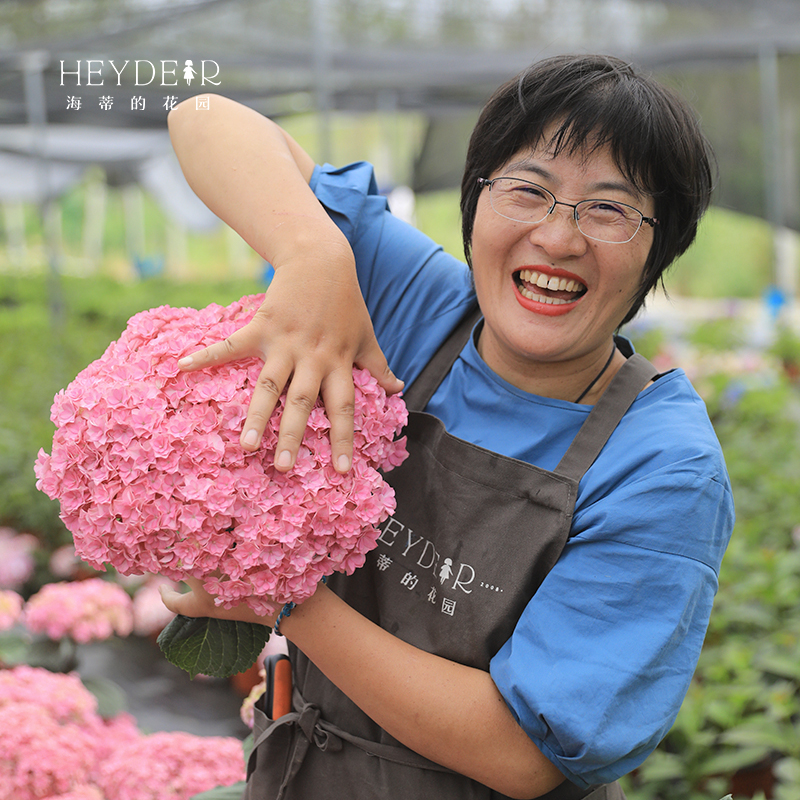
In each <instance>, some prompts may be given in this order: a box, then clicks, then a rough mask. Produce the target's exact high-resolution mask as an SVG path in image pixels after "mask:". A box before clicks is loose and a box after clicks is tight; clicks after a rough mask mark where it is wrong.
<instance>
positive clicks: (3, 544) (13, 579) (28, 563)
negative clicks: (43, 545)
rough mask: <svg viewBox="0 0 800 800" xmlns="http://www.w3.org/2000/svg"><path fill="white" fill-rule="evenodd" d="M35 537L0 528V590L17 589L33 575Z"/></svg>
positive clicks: (11, 529)
mask: <svg viewBox="0 0 800 800" xmlns="http://www.w3.org/2000/svg"><path fill="white" fill-rule="evenodd" d="M37 544H38V543H37V541H36V537H35V536H32V535H31V534H29V533H17V531H15V530H14V529H13V528H0V589H18V588H19V587H20V586H22V584H23V583H25V581H27V580H28V578H30V577H31V575H32V574H33V569H34V566H35V564H34V559H33V553H34V551H35V550H36V547H37Z"/></svg>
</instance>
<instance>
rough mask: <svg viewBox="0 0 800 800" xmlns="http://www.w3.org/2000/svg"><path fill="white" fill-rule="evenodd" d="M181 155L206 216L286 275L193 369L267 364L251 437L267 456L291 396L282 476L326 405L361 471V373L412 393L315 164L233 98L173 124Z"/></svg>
mask: <svg viewBox="0 0 800 800" xmlns="http://www.w3.org/2000/svg"><path fill="white" fill-rule="evenodd" d="M169 129H170V135H171V138H172V143H173V146H174V148H175V152H176V154H177V156H178V160H179V161H180V164H181V168H182V169H183V172H184V174H185V176H186V179H187V180H188V182H189V184H190V186H191V187H192V189H194V191H195V192H196V193H197V195H198V196H199V197H200V199H201V200H203V201H204V202H205V203H206V205H207V206H208V207H209V208H210V209H211V210H212V211H213V212H214V213H215V214H216V215H217V216H219V217H220V218H221V219H222V220H223V221H224V222H226V223H227V224H228V225H230V226H231V227H232V228H233V229H234V230H235V231H237V232H238V233H239V234H240V235H241V236H242V238H243V239H244V240H245V241H246V242H247V243H248V244H249V245H250V246H251V247H252V248H253V249H254V250H255V251H256V252H257V253H258V254H259V255H260V256H262V257H263V258H264V259H265V260H266V261H268V262H269V263H270V264H271V265H272V266H273V267H274V269H275V277H274V278H273V280H272V282H271V284H270V287H269V291H268V292H267V294H266V296H265V299H264V303H263V305H262V306H261V308H260V309H259V312H258V313H257V314H256V316H255V317H254V319H253V320H252V321H251V322H250V323H249V324H248V325H246V326H245V327H244V328H242V329H241V330H240V331H237V332H236V333H235V334H234V335H233V336H231V337H229V338H228V339H227V340H226V341H224V342H219V343H217V344H215V345H212V346H211V347H208V348H205V349H204V350H201V351H199V352H197V353H194V354H192V356H191V361H188V362H185V363H182V364H181V366H182V367H183V368H185V369H199V368H202V367H205V366H208V365H209V364H212V363H222V362H226V361H231V360H233V359H237V358H244V357H250V356H258V357H260V358H262V359H263V360H264V367H263V370H262V372H261V376H260V379H259V383H258V386H257V387H256V389H255V391H254V393H253V398H252V401H251V403H250V407H249V411H248V415H247V419H246V421H245V424H244V429H243V432H242V438H241V441H242V445H243V447H245V449H248V450H255V449H257V447H258V445H259V442H260V441H261V437H262V435H263V432H264V428H265V426H266V423H267V421H268V419H269V417H270V415H271V414H272V411H273V409H274V408H275V404H276V402H277V400H278V397H279V396H280V394H281V392H282V391H283V389H284V388H285V387H287V385H288V398H287V406H286V410H285V411H284V414H283V417H282V421H281V427H280V438H279V441H278V446H277V447H276V449H275V464H276V467H277V468H278V469H281V470H288V469H290V468H291V467H292V465H293V464H294V462H295V459H296V457H297V452H298V449H299V447H300V442H301V440H302V437H303V432H304V431H305V426H306V421H307V419H308V416H309V413H310V411H311V408H312V407H313V405H314V402H315V401H316V399H317V396H318V395H320V394H321V395H322V398H323V401H324V403H325V409H326V411H327V413H328V417H329V419H330V420H331V444H332V448H333V451H332V460H333V463H334V465H335V466H336V468H337V469H338V470H339V471H340V472H346V471H347V470H348V469H349V468H350V464H351V461H352V448H353V382H352V367H353V364H356V365H357V366H360V367H362V368H365V369H368V370H369V371H370V372H371V373H372V374H373V375H374V376H375V377H376V378H377V380H378V382H379V383H380V384H381V385H382V386H383V387H384V389H386V391H387V392H397V391H400V389H401V388H402V381H400V380H398V379H397V378H396V377H395V376H394V375H393V374H392V372H391V371H390V369H389V366H388V364H387V363H386V358H385V357H384V355H383V353H382V352H381V350H380V348H379V346H378V343H377V341H376V339H375V334H374V332H373V329H372V322H371V321H370V318H369V314H368V313H367V309H366V306H365V305H364V301H363V298H362V296H361V291H360V289H359V286H358V280H357V278H356V273H355V264H354V259H353V253H352V250H351V249H350V245H349V244H348V242H347V240H346V239H345V238H344V236H343V235H342V233H341V231H340V230H339V229H338V228H337V227H336V225H335V224H334V223H333V222H332V221H331V220H330V218H329V217H328V215H327V213H326V211H325V209H324V208H323V207H322V206H321V205H320V204H319V202H318V201H317V199H316V198H315V197H314V194H313V193H312V191H311V189H310V188H309V186H308V181H309V179H310V177H311V174H312V172H313V169H314V162H313V161H312V159H311V158H310V156H309V155H308V154H307V153H306V152H305V151H304V150H303V149H302V148H300V147H299V145H297V143H296V142H295V141H294V140H293V139H292V138H291V137H290V136H289V135H288V134H286V133H285V132H284V131H283V130H282V129H281V128H279V127H278V126H277V125H276V124H275V123H273V122H271V121H270V120H269V119H267V118H266V117H263V116H262V115H260V114H258V113H256V112H255V111H252V110H251V109H249V108H247V107H246V106H242V105H240V104H238V103H235V102H233V101H231V100H228V99H226V98H224V97H219V96H216V95H215V96H213V97H211V102H210V107H209V108H208V109H205V110H201V111H198V110H197V109H196V107H195V104H194V102H193V101H191V100H190V101H186V102H184V103H182V104H180V105H179V106H178V107H177V108H176V109H175V110H173V111H172V112H171V113H170V115H169Z"/></svg>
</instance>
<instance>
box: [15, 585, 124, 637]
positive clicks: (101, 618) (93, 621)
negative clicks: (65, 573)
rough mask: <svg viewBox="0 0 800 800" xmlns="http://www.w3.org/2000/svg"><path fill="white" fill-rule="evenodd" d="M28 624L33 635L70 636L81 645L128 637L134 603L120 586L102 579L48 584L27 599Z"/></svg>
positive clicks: (26, 623)
mask: <svg viewBox="0 0 800 800" xmlns="http://www.w3.org/2000/svg"><path fill="white" fill-rule="evenodd" d="M25 625H26V626H27V628H28V630H30V631H31V632H32V633H42V634H44V635H46V636H47V637H48V638H50V639H61V638H62V637H64V636H69V637H70V638H72V639H74V640H75V641H76V642H79V643H81V644H85V643H86V642H90V641H93V640H102V639H108V638H109V637H111V636H113V635H115V634H116V635H117V636H128V635H129V634H130V633H131V631H132V630H133V604H132V602H131V598H130V597H129V596H128V594H127V592H126V591H125V590H124V589H123V588H122V587H121V586H118V585H117V584H115V583H111V582H109V581H106V580H104V579H103V578H89V579H88V580H85V581H62V582H59V583H48V584H46V585H45V586H43V587H42V588H41V589H40V590H39V591H38V592H37V593H36V594H35V595H33V597H31V598H30V600H28V603H27V604H26V606H25Z"/></svg>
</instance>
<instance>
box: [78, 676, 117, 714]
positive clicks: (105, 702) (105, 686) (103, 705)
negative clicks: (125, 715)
mask: <svg viewBox="0 0 800 800" xmlns="http://www.w3.org/2000/svg"><path fill="white" fill-rule="evenodd" d="M81 681H82V682H83V685H84V686H85V687H86V688H87V689H88V690H89V691H90V692H91V693H92V694H93V695H94V696H95V697H96V698H97V713H98V714H99V715H100V716H101V717H103V719H111V717H116V716H117V714H119V713H120V712H121V711H125V709H126V707H127V705H128V702H127V697H126V696H125V692H124V690H123V689H122V688H121V687H120V686H119V684H117V683H114V681H112V680H109V679H108V678H103V677H100V676H97V675H90V676H82V677H81Z"/></svg>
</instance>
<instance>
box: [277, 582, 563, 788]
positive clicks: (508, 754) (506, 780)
mask: <svg viewBox="0 0 800 800" xmlns="http://www.w3.org/2000/svg"><path fill="white" fill-rule="evenodd" d="M281 630H282V632H283V633H284V634H285V635H286V636H287V637H288V638H289V639H290V640H291V641H292V642H293V643H294V644H296V645H297V647H299V648H300V649H301V650H302V651H303V652H304V653H305V654H306V655H307V656H308V657H309V658H310V659H311V661H312V662H314V664H316V666H317V667H318V668H319V669H320V670H321V671H322V672H323V673H324V674H325V675H326V676H327V677H328V679H329V680H331V681H332V682H333V683H334V684H335V685H336V686H338V687H339V689H341V690H342V691H343V692H344V693H345V694H346V695H347V696H348V697H350V699H351V700H353V702H355V703H356V704H357V705H358V706H359V707H360V708H361V709H362V710H363V711H364V712H365V713H366V714H367V715H368V716H369V717H371V718H372V719H373V720H374V721H375V722H377V723H378V724H379V725H380V726H381V727H382V728H383V729H384V730H386V731H387V732H388V733H390V734H391V735H392V736H394V737H395V738H396V739H397V740H398V741H400V742H402V743H403V744H405V745H406V746H407V747H409V748H411V749H412V750H414V751H415V752H417V753H420V754H421V755H423V756H425V757H426V758H429V759H430V760H432V761H435V762H436V763H438V764H442V765H444V766H446V767H449V768H450V769H453V770H455V771H456V772H459V773H462V774H464V775H468V776H469V777H471V778H474V779H475V780H477V781H479V782H481V783H484V784H486V785H488V786H490V787H492V788H494V789H495V790H497V791H500V792H502V793H503V794H507V795H509V796H511V797H520V798H532V797H538V796H539V795H541V794H544V793H546V792H548V791H550V790H551V789H552V788H554V787H555V786H556V785H558V784H559V783H560V782H561V781H562V780H563V775H562V774H561V773H560V772H559V771H558V770H557V769H556V768H555V767H554V766H553V764H552V763H551V762H550V761H549V760H548V759H547V758H545V757H544V756H543V755H542V753H541V752H540V751H539V749H538V748H537V747H536V746H535V745H534V744H533V742H532V741H531V740H530V739H529V738H528V736H527V735H526V734H525V732H524V731H523V730H522V728H520V727H519V725H518V724H517V723H516V721H515V720H514V718H513V716H512V715H511V712H510V711H509V709H508V707H507V706H506V703H505V701H504V700H503V698H502V696H501V695H500V693H499V692H498V691H497V688H496V687H495V685H494V682H493V681H492V679H491V676H490V675H489V673H487V672H484V671H482V670H478V669H473V668H471V667H466V666H464V665H462V664H458V663H455V662H452V661H448V660H446V659H443V658H440V657H438V656H435V655H432V654H430V653H427V652H425V651H423V650H420V649H418V648H416V647H413V646H412V645H409V644H407V643H406V642H403V641H402V640H400V639H398V638H397V637H395V636H392V635H391V634H390V633H388V632H387V631H384V630H382V629H381V628H380V627H378V626H377V625H374V624H373V623H372V622H370V621H369V620H367V619H366V618H364V617H363V616H361V615H360V614H358V613H357V612H355V611H354V610H353V609H351V608H350V607H349V606H348V605H347V604H345V603H344V602H343V601H342V600H340V599H339V598H338V597H337V596H336V595H335V594H333V593H332V592H330V591H328V590H327V589H326V588H324V587H321V588H320V590H318V591H317V593H316V594H315V595H314V596H313V597H312V598H310V599H309V600H307V601H306V602H305V603H303V604H302V605H301V606H298V607H297V608H296V609H295V610H294V611H293V612H292V615H291V617H288V618H286V619H284V620H283V622H282V623H281Z"/></svg>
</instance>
